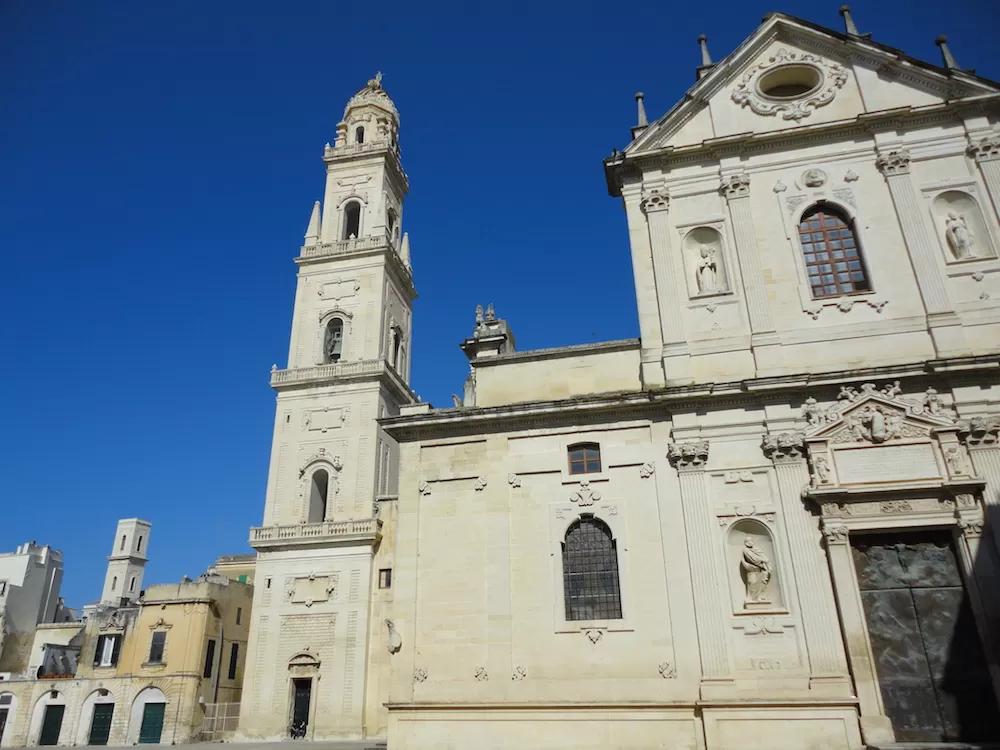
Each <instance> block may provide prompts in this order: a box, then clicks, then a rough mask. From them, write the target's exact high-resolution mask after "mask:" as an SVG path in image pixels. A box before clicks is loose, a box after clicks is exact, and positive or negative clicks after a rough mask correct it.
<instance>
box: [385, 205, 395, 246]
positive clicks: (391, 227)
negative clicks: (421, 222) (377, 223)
mask: <svg viewBox="0 0 1000 750" xmlns="http://www.w3.org/2000/svg"><path fill="white" fill-rule="evenodd" d="M395 229H396V212H395V211H394V210H393V209H391V208H390V209H389V210H388V211H386V212H385V233H386V235H387V236H388V237H389V239H391V240H393V241H395V239H396V232H395Z"/></svg>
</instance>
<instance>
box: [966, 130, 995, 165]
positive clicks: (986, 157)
mask: <svg viewBox="0 0 1000 750" xmlns="http://www.w3.org/2000/svg"><path fill="white" fill-rule="evenodd" d="M969 153H970V154H972V156H973V158H974V159H975V160H976V161H977V162H983V161H993V160H994V159H1000V135H988V136H986V137H985V138H983V139H982V140H981V141H979V143H974V144H972V145H971V146H969Z"/></svg>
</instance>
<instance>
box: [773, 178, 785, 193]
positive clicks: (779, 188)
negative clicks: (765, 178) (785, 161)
mask: <svg viewBox="0 0 1000 750" xmlns="http://www.w3.org/2000/svg"><path fill="white" fill-rule="evenodd" d="M771 189H772V190H774V192H776V193H783V192H785V191H786V190H788V185H786V184H785V183H783V182H782V181H781V180H778V181H777V182H776V183H774V187H773V188H771Z"/></svg>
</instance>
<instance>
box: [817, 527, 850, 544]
mask: <svg viewBox="0 0 1000 750" xmlns="http://www.w3.org/2000/svg"><path fill="white" fill-rule="evenodd" d="M823 538H824V539H826V543H827V544H847V538H848V531H847V527H846V526H829V525H827V524H823Z"/></svg>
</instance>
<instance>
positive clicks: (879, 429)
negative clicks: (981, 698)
mask: <svg viewBox="0 0 1000 750" xmlns="http://www.w3.org/2000/svg"><path fill="white" fill-rule="evenodd" d="M810 424H811V427H810V428H809V429H808V430H807V431H805V432H804V433H802V440H803V443H804V445H805V447H806V449H807V455H808V459H809V468H810V475H811V481H810V483H809V485H808V486H807V487H806V488H805V489H804V490H803V497H804V498H805V499H806V500H807V501H808V502H812V503H814V504H815V505H816V507H818V509H819V511H820V514H821V522H820V526H821V530H822V532H823V536H824V537H825V544H826V550H827V559H828V563H829V566H830V573H831V576H832V579H833V584H834V591H835V598H836V602H837V609H838V612H839V616H840V621H841V627H842V629H843V632H844V636H845V642H846V645H847V651H848V654H847V656H848V660H849V662H850V665H851V672H852V674H853V676H854V683H855V691H856V695H857V697H858V701H859V709H860V713H861V730H862V734H863V735H864V738H865V741H866V742H868V743H887V742H894V741H896V737H895V735H894V731H893V727H892V724H891V722H890V719H889V716H888V714H887V713H886V707H885V703H884V700H883V697H882V692H881V687H880V683H879V678H878V673H877V672H876V659H875V655H874V651H873V648H872V639H871V637H870V635H869V631H868V625H867V621H866V615H865V611H864V608H863V605H862V595H861V590H860V587H859V583H858V575H857V570H856V566H855V561H854V559H853V556H852V551H851V545H850V537H851V535H857V534H861V533H870V532H880V533H882V534H886V533H889V534H892V533H894V532H896V533H898V534H900V536H902V532H903V531H912V530H930V529H947V530H949V531H950V532H951V533H952V535H953V538H954V540H955V549H956V553H957V556H958V563H959V567H960V569H961V572H962V577H963V578H964V580H965V585H966V589H967V591H968V596H969V599H970V602H971V605H972V611H973V613H974V615H975V618H976V621H977V623H976V624H977V626H978V631H979V633H980V636H981V637H983V639H984V640H986V641H987V648H986V651H987V653H988V652H989V650H988V648H989V647H988V642H989V640H995V639H997V638H1000V633H992V634H991V633H987V629H988V625H987V619H986V617H985V615H984V610H988V607H986V606H985V605H986V604H987V603H988V601H992V599H991V597H996V596H997V595H1000V592H992V591H990V590H989V584H988V582H989V581H991V580H994V581H995V580H996V576H995V575H994V574H993V573H992V571H991V570H989V569H987V568H988V567H989V565H990V564H991V563H990V561H989V559H988V558H987V557H986V556H982V557H980V555H979V544H980V538H981V536H982V530H983V522H984V516H983V504H982V492H983V489H984V487H985V481H984V480H983V479H982V478H981V477H977V476H975V475H974V474H975V471H974V469H973V466H972V463H971V461H970V460H969V455H968V452H967V448H966V446H965V445H964V444H963V443H961V442H960V441H959V434H958V433H959V430H960V426H959V424H957V423H956V422H955V421H954V420H953V419H952V418H951V416H950V415H949V414H947V413H944V412H941V411H938V413H932V412H931V411H930V410H929V409H928V408H927V407H926V406H925V405H924V404H923V403H922V402H919V401H916V400H912V399H908V398H905V397H902V396H901V395H900V388H899V384H898V383H894V384H892V385H888V386H884V387H882V388H878V387H876V386H875V385H874V384H872V383H866V384H864V385H862V386H860V388H855V387H850V386H848V387H844V388H843V389H842V390H841V395H840V399H839V401H838V403H837V404H836V405H835V406H833V407H832V408H830V409H829V410H827V411H825V412H822V413H817V414H815V415H812V416H811V417H810ZM983 584H987V585H986V586H984V585H983ZM995 667H996V665H993V668H992V670H991V671H992V675H991V676H992V678H993V682H994V691H995V692H997V693H998V694H1000V670H998V669H996V668H995Z"/></svg>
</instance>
